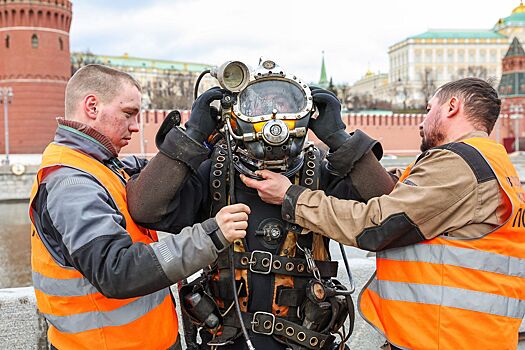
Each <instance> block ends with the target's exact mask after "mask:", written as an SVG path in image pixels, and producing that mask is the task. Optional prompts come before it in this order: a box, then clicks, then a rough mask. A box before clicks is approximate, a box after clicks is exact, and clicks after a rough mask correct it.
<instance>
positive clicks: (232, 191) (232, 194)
mask: <svg viewBox="0 0 525 350" xmlns="http://www.w3.org/2000/svg"><path fill="white" fill-rule="evenodd" d="M227 128H228V132H227V133H226V148H227V150H228V158H229V161H230V167H229V174H228V175H229V178H230V183H229V186H230V187H229V189H228V192H229V196H230V203H229V204H235V202H236V199H235V167H234V166H233V153H232V146H231V143H230V132H232V130H230V129H229V127H228V126H227ZM234 244H235V243H234ZM234 244H232V245H230V247H229V248H228V256H229V258H230V271H231V282H232V290H233V301H234V303H235V311H236V312H237V317H238V318H239V323H240V325H241V331H242V335H243V336H244V340H245V341H246V346H248V349H249V350H255V348H254V347H253V344H252V341H251V340H250V336H249V335H248V331H247V330H246V327H245V326H244V321H243V319H242V311H241V305H240V304H239V296H238V295H237V283H236V281H235V256H234Z"/></svg>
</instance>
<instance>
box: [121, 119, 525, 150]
mask: <svg viewBox="0 0 525 350" xmlns="http://www.w3.org/2000/svg"><path fill="white" fill-rule="evenodd" d="M168 112H169V111H154V110H149V111H145V112H144V114H143V115H144V135H145V137H144V140H145V143H144V144H145V147H144V149H145V153H147V154H148V155H149V156H152V155H154V154H155V153H156V152H157V148H156V147H155V134H156V133H157V130H158V128H159V127H160V124H161V123H162V121H163V120H164V118H165V116H166V115H167V114H168ZM181 114H182V120H183V121H182V124H184V123H185V122H186V120H187V118H188V117H189V111H182V112H181ZM424 117H425V115H424V114H394V115H391V116H384V115H383V116H380V115H371V114H370V115H356V114H344V115H343V117H342V118H343V122H344V123H345V124H346V125H347V127H346V130H347V131H348V132H350V131H353V130H355V129H360V130H363V131H364V132H366V133H367V134H368V135H370V136H371V137H373V138H375V139H377V140H379V141H381V144H382V145H383V149H384V153H385V154H392V155H415V154H418V153H419V145H420V144H421V137H420V136H419V124H420V123H421V122H422V121H423V118H424ZM522 124H523V125H522V126H523V128H524V129H525V120H523V122H522ZM513 127H514V121H512V120H510V119H509V118H508V116H507V115H501V116H500V118H499V121H498V124H497V127H496V128H495V130H494V131H493V132H492V134H491V137H492V138H493V139H498V141H499V142H500V143H503V139H505V138H509V137H513V135H514V134H513ZM308 138H309V140H310V141H313V142H315V143H317V142H319V140H318V139H317V138H316V137H315V135H313V133H312V132H309V134H308ZM122 152H123V153H126V154H140V136H139V135H134V136H133V139H132V140H131V142H130V144H129V145H128V146H127V147H125V148H123V149H122Z"/></svg>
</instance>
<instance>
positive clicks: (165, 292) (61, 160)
mask: <svg viewBox="0 0 525 350" xmlns="http://www.w3.org/2000/svg"><path fill="white" fill-rule="evenodd" d="M61 166H67V167H71V168H75V169H78V170H79V171H82V172H85V173H87V174H89V175H90V176H92V177H93V178H94V180H96V181H98V182H99V183H100V184H101V185H102V186H103V187H105V188H106V190H107V191H108V193H109V194H110V196H111V198H112V199H113V201H114V203H115V204H116V206H117V207H118V210H119V212H120V213H121V214H122V215H123V216H124V217H125V219H126V220H125V222H126V231H127V232H128V233H129V235H130V237H131V239H132V241H133V242H134V243H135V242H143V243H145V244H148V243H151V242H154V241H156V240H157V235H156V232H154V231H149V230H147V229H145V228H142V227H140V226H138V225H137V224H136V223H135V222H134V221H133V220H132V218H131V216H130V214H129V211H128V208H127V203H126V190H125V186H124V184H123V183H122V181H121V180H120V178H119V176H117V175H116V174H115V173H113V172H112V171H111V170H110V169H108V168H107V167H106V166H104V165H103V164H102V163H100V162H98V161H96V160H95V159H93V158H91V157H89V156H87V155H84V154H82V153H80V152H77V151H74V150H72V149H70V148H68V147H65V146H61V145H56V144H50V145H49V146H48V147H47V148H46V150H45V151H44V154H43V157H42V165H41V167H40V169H39V171H38V173H37V179H36V181H35V184H34V185H33V189H32V192H31V199H30V203H32V201H33V199H34V198H35V196H36V194H37V191H38V187H39V185H40V183H41V181H42V177H43V174H44V171H45V170H46V169H51V170H52V169H54V168H56V167H61ZM31 215H32V213H30V216H31ZM71 219H72V220H74V218H71ZM31 220H33V218H32V217H31ZM31 230H32V236H31V265H32V269H33V272H32V276H33V283H34V287H35V295H36V299H37V306H38V308H39V310H40V312H41V313H42V314H43V315H44V317H45V318H46V319H47V320H48V321H49V323H50V327H49V331H48V337H49V340H50V342H51V344H53V346H55V347H56V348H58V349H99V348H100V349H168V348H170V347H172V346H173V345H174V344H178V323H177V314H176V310H175V304H174V303H173V299H172V296H171V293H170V290H169V288H164V289H162V290H160V291H157V292H155V293H152V294H149V295H145V296H141V297H135V298H128V299H111V298H106V297H105V296H104V295H102V294H101V293H99V292H98V290H97V289H96V288H95V287H94V286H93V285H92V284H91V283H90V282H89V281H88V280H87V279H86V278H85V277H84V276H82V274H81V273H80V272H79V271H77V270H75V269H74V268H71V267H65V266H61V265H59V264H58V263H57V262H56V261H55V260H54V259H53V257H52V256H51V254H50V253H49V252H48V251H47V249H46V247H45V245H44V244H43V242H42V240H41V239H40V234H39V233H38V232H37V230H36V228H35V226H34V225H32V227H31ZM86 234H89V233H86Z"/></svg>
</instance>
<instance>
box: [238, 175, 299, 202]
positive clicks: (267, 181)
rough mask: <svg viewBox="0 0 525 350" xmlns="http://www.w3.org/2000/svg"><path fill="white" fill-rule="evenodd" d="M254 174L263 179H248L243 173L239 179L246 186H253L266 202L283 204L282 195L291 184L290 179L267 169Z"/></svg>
mask: <svg viewBox="0 0 525 350" xmlns="http://www.w3.org/2000/svg"><path fill="white" fill-rule="evenodd" d="M256 174H257V175H259V176H261V177H262V178H263V179H264V180H254V179H250V178H249V177H247V176H245V175H241V180H242V182H244V184H245V185H246V186H248V187H251V188H255V189H256V190H257V193H258V194H259V197H261V199H262V200H263V201H265V202H266V203H270V204H277V205H281V204H283V200H284V195H285V194H286V191H287V190H288V188H289V187H290V186H291V185H292V183H291V182H290V180H289V179H288V178H287V177H286V176H284V175H281V174H277V173H274V172H272V171H269V170H259V171H257V172H256Z"/></svg>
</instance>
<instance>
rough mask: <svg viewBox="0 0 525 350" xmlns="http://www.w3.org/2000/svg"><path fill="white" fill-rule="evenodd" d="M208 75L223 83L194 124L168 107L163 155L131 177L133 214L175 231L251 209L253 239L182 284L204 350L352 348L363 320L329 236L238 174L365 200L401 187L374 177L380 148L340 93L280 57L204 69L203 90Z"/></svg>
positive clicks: (198, 109) (196, 111)
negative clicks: (310, 228) (286, 213)
mask: <svg viewBox="0 0 525 350" xmlns="http://www.w3.org/2000/svg"><path fill="white" fill-rule="evenodd" d="M207 73H211V75H212V76H214V77H215V78H217V80H218V83H219V85H220V87H214V88H212V89H210V90H208V91H206V92H204V93H203V94H201V95H200V96H198V98H196V100H195V102H194V104H193V107H192V111H191V114H190V118H189V120H188V122H187V123H186V124H185V128H182V127H181V126H179V125H178V120H177V117H178V113H177V112H176V111H174V112H172V113H170V117H168V118H167V119H166V120H165V121H164V123H163V125H162V126H161V128H160V130H159V132H158V134H157V137H156V143H157V147H158V148H159V151H160V152H161V153H162V154H163V155H164V157H159V158H157V157H156V158H154V159H153V160H152V161H151V162H150V163H149V164H148V165H147V166H146V168H145V169H144V170H143V172H142V173H141V174H139V175H138V176H135V177H133V178H132V179H131V180H130V182H128V187H127V192H128V198H129V203H130V212H131V214H132V217H133V218H134V220H136V221H137V222H139V223H141V224H142V225H143V226H145V227H148V228H154V229H157V230H162V231H167V232H173V233H177V232H178V231H179V230H180V229H182V228H183V227H185V226H189V225H192V224H194V223H196V222H199V221H202V220H203V219H205V218H208V217H212V216H214V215H215V214H216V213H217V212H218V211H219V210H220V209H221V208H222V207H224V206H226V205H228V204H233V203H245V204H247V205H248V206H249V207H250V209H251V214H250V215H249V219H248V228H247V234H246V237H245V238H244V239H242V240H236V241H235V242H234V244H233V245H232V246H231V249H230V250H229V251H228V250H227V249H224V250H223V251H222V252H221V253H220V254H219V258H218V259H217V261H216V262H215V263H214V264H212V265H210V266H209V267H208V268H206V269H204V271H203V273H202V275H201V276H200V277H199V278H197V279H196V280H194V281H192V282H191V283H189V284H187V285H185V286H184V287H183V288H182V289H181V291H180V299H181V303H182V309H183V312H184V313H185V314H186V315H187V316H188V317H189V318H190V319H191V320H192V322H193V323H194V324H196V325H197V326H199V327H200V338H201V341H202V343H201V345H200V348H202V349H207V348H218V349H225V350H226V349H253V348H255V349H258V350H261V349H262V350H266V349H288V348H289V349H296V350H299V349H313V350H315V349H319V350H321V349H337V348H344V343H345V342H346V341H347V340H348V338H349V336H350V333H351V331H352V327H353V318H354V306H353V303H352V299H351V296H350V294H351V292H352V288H350V289H348V288H346V287H345V286H343V285H342V284H341V283H340V282H338V281H337V280H336V279H335V277H336V276H337V271H338V262H337V261H332V260H331V256H330V251H329V240H328V239H326V238H323V237H322V236H320V235H318V234H316V233H315V232H305V231H304V230H303V229H302V228H301V227H299V226H297V225H294V224H290V223H288V222H286V221H284V220H282V219H281V206H276V205H270V204H267V203H265V202H263V201H262V200H261V199H260V198H259V196H258V194H257V192H256V191H254V190H253V189H251V188H248V187H246V186H245V185H244V184H243V183H242V181H240V179H239V176H240V174H243V175H245V176H249V177H252V178H256V179H257V178H259V175H258V174H257V171H259V170H263V169H268V170H272V171H276V172H280V173H282V174H284V175H285V176H287V177H288V178H289V179H290V180H291V181H292V183H295V184H299V185H301V186H304V187H307V188H310V189H314V190H317V189H319V190H324V191H325V192H326V193H327V194H329V195H332V196H336V197H339V198H345V199H356V200H361V201H366V200H368V199H369V198H372V197H375V196H378V195H381V194H384V193H388V192H389V191H390V190H391V183H392V181H391V179H389V178H374V179H371V177H370V174H372V173H373V172H374V169H376V168H375V167H376V166H378V164H379V163H378V162H377V160H378V159H380V158H381V156H382V148H381V145H380V144H379V143H378V142H377V141H375V140H373V139H371V138H369V137H368V136H367V135H365V134H364V133H362V132H360V131H359V130H357V131H354V132H353V133H350V134H349V133H347V132H346V131H345V127H346V126H345V124H344V123H343V121H342V119H341V104H340V102H339V100H338V99H337V97H336V96H335V95H334V94H333V93H331V92H329V91H327V90H324V89H322V88H318V87H309V86H308V85H307V84H306V83H305V82H304V81H303V80H301V79H300V78H299V77H298V76H296V75H294V74H291V73H289V72H287V71H285V70H284V69H283V68H281V67H280V66H278V65H277V64H276V63H275V62H274V61H271V60H261V61H260V63H259V65H258V67H257V68H256V69H251V68H249V67H248V66H247V65H245V64H244V63H242V62H239V61H229V62H226V63H225V64H223V65H222V66H220V67H215V68H214V69H213V70H211V71H205V72H203V74H201V76H200V77H199V79H197V84H196V88H195V95H197V91H198V85H199V82H200V80H201V78H202V77H203V76H204V74H207ZM214 101H217V102H218V104H219V108H216V107H214V106H212V104H213V103H214ZM308 130H311V131H312V132H313V133H314V134H315V136H317V138H319V140H321V141H322V142H323V143H324V144H325V145H326V146H327V147H328V148H329V153H328V155H327V156H326V157H325V154H324V152H322V151H321V150H320V149H319V148H317V147H316V146H315V145H314V144H313V143H310V142H308V141H307V139H308ZM167 145H169V147H167ZM159 154H160V153H159ZM378 174H384V172H378ZM386 176H387V175H386ZM372 181H373V183H372ZM356 184H358V186H356ZM368 184H369V185H368ZM357 189H359V191H358V190H357ZM285 205H286V203H284V204H283V206H285ZM188 259H191V257H188ZM348 317H349V318H350V327H349V329H345V327H343V325H344V322H345V320H346V319H347V318H348ZM187 341H188V347H189V348H192V346H193V348H199V347H197V345H196V343H195V340H194V339H189V338H187Z"/></svg>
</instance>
